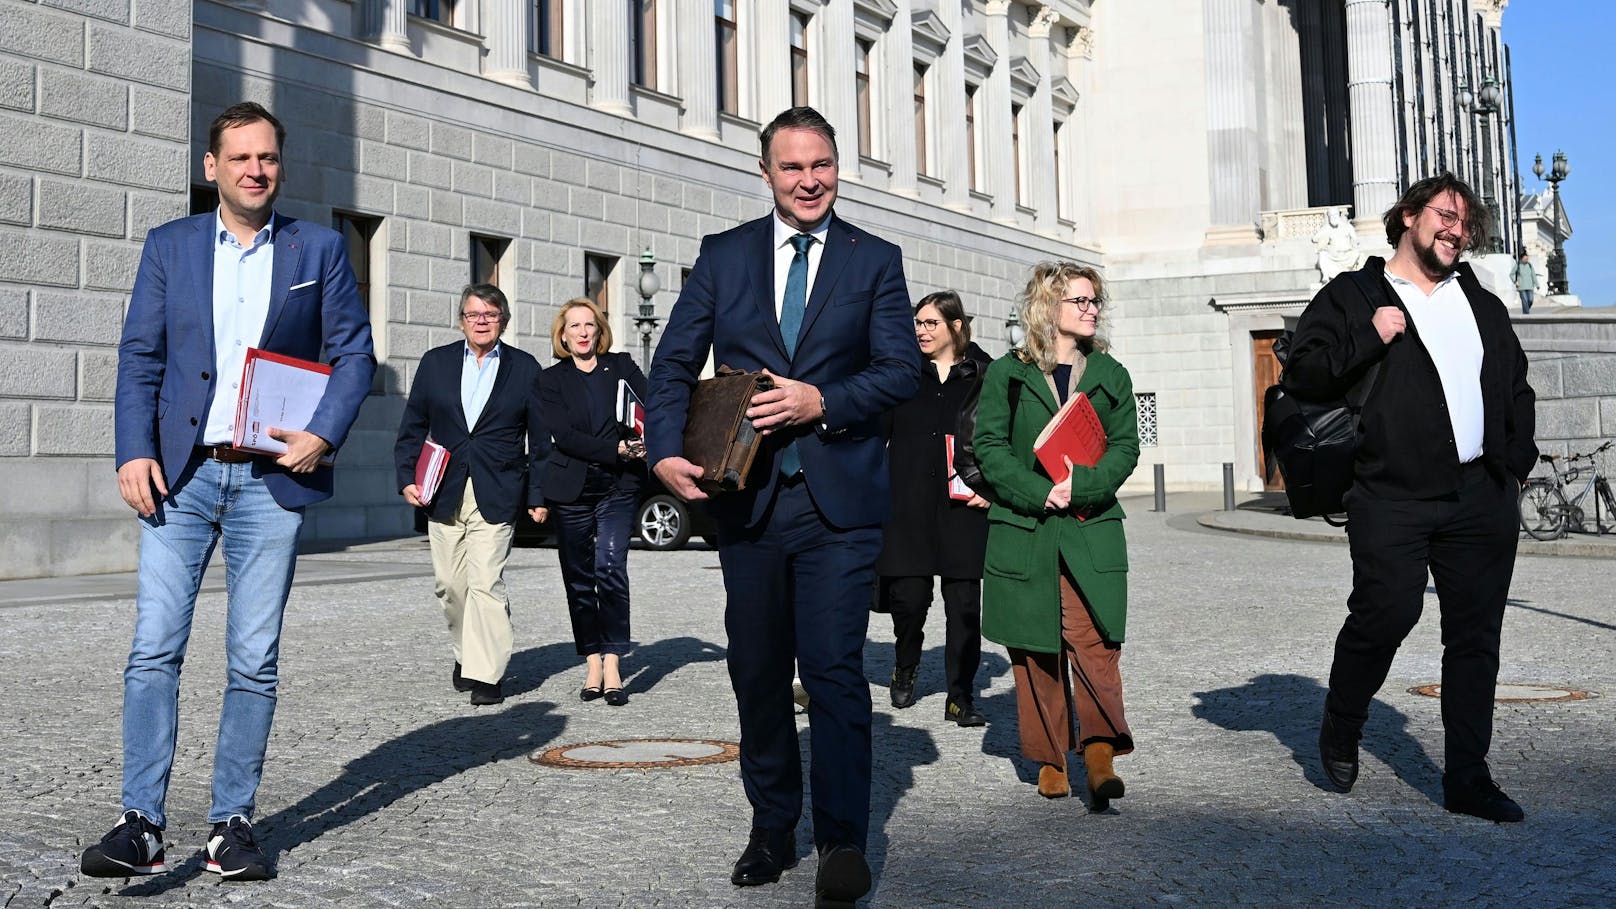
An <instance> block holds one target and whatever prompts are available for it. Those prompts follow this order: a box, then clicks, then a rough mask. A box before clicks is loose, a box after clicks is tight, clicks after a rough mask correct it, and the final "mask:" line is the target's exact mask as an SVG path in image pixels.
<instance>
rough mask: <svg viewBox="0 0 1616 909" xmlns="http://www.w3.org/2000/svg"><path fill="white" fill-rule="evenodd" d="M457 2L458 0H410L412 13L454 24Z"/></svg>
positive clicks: (435, 20) (423, 17) (445, 23)
mask: <svg viewBox="0 0 1616 909" xmlns="http://www.w3.org/2000/svg"><path fill="white" fill-rule="evenodd" d="M455 2H456V0H409V4H410V15H412V16H419V17H421V18H422V19H431V20H432V21H434V22H441V23H443V24H444V25H449V26H453V25H454V24H455V21H454V20H455V16H454V14H455Z"/></svg>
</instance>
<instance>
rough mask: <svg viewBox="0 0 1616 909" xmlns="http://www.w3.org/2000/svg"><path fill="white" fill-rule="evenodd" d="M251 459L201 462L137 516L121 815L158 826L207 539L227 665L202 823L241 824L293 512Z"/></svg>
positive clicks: (276, 639)
mask: <svg viewBox="0 0 1616 909" xmlns="http://www.w3.org/2000/svg"><path fill="white" fill-rule="evenodd" d="M259 470H260V468H259V466H258V465H257V464H256V463H251V464H221V463H219V462H218V461H210V460H204V461H202V462H201V464H200V465H199V466H198V467H197V469H196V472H195V473H194V474H192V475H191V477H190V478H189V479H187V480H186V481H185V482H184V485H182V486H180V488H179V489H177V490H173V491H171V495H170V496H169V497H168V498H167V499H165V500H163V501H161V502H159V503H158V505H157V511H156V513H155V514H153V515H152V516H151V517H149V518H141V519H140V523H141V532H140V581H139V592H138V593H137V595H136V600H135V637H134V642H133V643H132V644H130V647H129V666H128V668H126V669H125V670H124V674H123V810H125V811H128V810H129V809H131V808H133V809H135V810H137V811H139V812H140V813H142V814H144V815H146V816H147V817H148V818H150V819H151V821H152V823H154V824H156V825H157V826H159V827H161V826H163V825H164V824H166V823H167V819H166V818H165V817H164V814H163V802H164V800H165V799H166V798H167V795H168V778H169V773H170V771H171V770H172V769H173V765H174V743H175V736H176V732H177V728H178V725H179V692H180V666H181V664H183V663H184V662H185V647H186V643H187V642H188V641H189V640H190V637H191V616H192V613H193V612H194V610H195V608H196V595H197V591H198V589H200V587H201V585H202V572H203V571H204V570H205V569H206V568H207V564H208V559H209V558H210V557H211V556H212V554H213V547H214V544H216V543H218V542H219V541H220V540H221V539H222V540H223V542H224V561H225V587H226V589H227V590H228V592H229V593H228V596H229V607H228V616H227V619H226V626H225V652H226V657H227V662H228V673H227V676H228V678H227V680H226V683H225V690H224V708H223V710H222V711H221V713H220V716H219V739H218V745H217V747H216V749H215V751H214V759H213V805H212V807H211V808H210V809H209V811H208V821H209V822H210V823H217V822H219V821H223V820H228V819H229V818H230V816H231V815H235V814H240V815H243V816H245V817H248V818H251V817H252V813H253V800H254V796H255V795H256V793H257V792H258V780H259V778H260V777H261V776H262V775H263V770H264V749H265V748H266V747H267V745H268V743H269V726H270V723H271V721H272V720H273V719H274V717H275V688H276V686H277V684H278V683H279V681H280V676H279V670H278V667H277V662H278V660H279V657H280V639H281V616H282V614H283V613H284V611H285V607H286V597H287V594H288V593H289V592H290V591H291V589H292V571H293V569H294V568H295V567H296V563H297V537H298V532H299V530H301V529H302V527H303V509H301V508H297V509H293V510H290V511H289V510H287V509H284V508H282V507H281V506H280V505H279V504H277V503H276V502H275V499H274V497H273V496H271V495H270V493H269V489H268V488H266V487H265V486H264V481H263V479H262V477H261V476H255V472H257V471H259Z"/></svg>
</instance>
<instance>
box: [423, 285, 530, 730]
mask: <svg viewBox="0 0 1616 909" xmlns="http://www.w3.org/2000/svg"><path fill="white" fill-rule="evenodd" d="M455 321H456V322H457V323H459V325H460V330H461V331H463V332H465V335H466V340H464V341H455V342H454V343H452V344H445V345H443V346H442V347H434V348H433V349H431V350H429V351H427V352H426V354H425V355H424V356H422V357H421V365H420V366H418V367H417V368H416V370H415V380H414V382H412V383H411V385H410V399H409V401H408V403H406V404H405V405H404V416H403V418H402V419H401V420H400V421H399V424H398V444H397V445H396V446H394V449H393V458H394V461H395V462H396V463H397V465H398V483H399V488H400V489H401V490H403V492H404V499H405V501H407V502H409V503H410V504H411V505H414V506H416V507H417V508H420V507H425V508H426V509H427V517H428V518H429V519H430V522H429V523H428V525H427V533H428V535H429V536H430V538H431V540H432V574H433V576H434V577H435V578H436V579H437V587H436V592H437V597H438V602H439V603H440V604H441V605H442V606H443V615H444V618H446V619H447V620H448V622H449V637H450V646H451V647H453V649H454V657H455V660H454V672H453V673H452V674H451V675H450V681H451V683H452V684H453V685H454V687H455V690H457V691H470V692H471V703H473V704H477V705H486V704H498V703H501V702H502V701H504V700H505V692H504V690H503V688H502V687H501V681H502V680H503V679H504V677H505V667H506V666H507V665H509V664H510V661H511V643H512V635H511V600H510V597H509V596H507V595H506V592H505V560H506V559H507V558H509V557H510V554H511V539H512V536H513V534H514V531H515V529H516V519H517V518H518V517H519V516H520V515H521V513H522V509H523V507H524V506H525V507H526V508H527V512H528V514H529V515H530V516H532V518H533V520H535V521H543V520H544V519H545V517H546V514H545V509H544V507H543V505H544V496H543V494H542V493H541V492H540V491H539V477H540V473H541V471H540V469H539V467H540V465H541V464H542V463H543V462H544V458H545V456H546V455H547V454H548V453H549V450H550V434H549V432H548V431H546V430H545V427H544V419H543V417H542V416H541V415H540V407H539V372H540V371H541V367H540V366H539V361H538V360H535V359H533V355H532V354H529V353H525V352H523V351H520V350H517V349H516V348H514V347H510V346H508V345H505V344H501V343H500V340H499V338H500V335H501V334H503V333H504V331H505V326H506V325H508V324H510V321H511V304H510V302H509V301H508V300H506V299H505V294H504V292H503V291H501V290H500V289H499V288H498V287H495V286H494V285H492V284H470V285H467V286H466V288H465V289H464V290H462V291H461V292H460V303H459V304H458V306H457V307H456V309H455ZM428 435H431V437H432V440H433V441H434V442H437V443H438V444H439V445H442V446H444V447H445V448H447V449H449V464H448V467H447V468H446V470H445V472H444V475H443V485H442V486H441V487H440V488H439V489H438V492H437V494H436V495H435V496H433V497H432V500H431V501H430V502H422V501H421V489H420V487H419V486H417V485H416V483H415V465H416V461H417V460H419V458H420V456H421V444H422V443H423V442H425V441H426V438H427V436H428Z"/></svg>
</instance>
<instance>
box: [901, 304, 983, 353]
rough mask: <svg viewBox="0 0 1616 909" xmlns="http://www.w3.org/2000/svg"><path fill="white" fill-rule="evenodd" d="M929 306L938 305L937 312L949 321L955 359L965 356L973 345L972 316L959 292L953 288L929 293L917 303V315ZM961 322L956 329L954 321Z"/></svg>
mask: <svg viewBox="0 0 1616 909" xmlns="http://www.w3.org/2000/svg"><path fill="white" fill-rule="evenodd" d="M928 306H935V307H937V314H938V315H939V316H942V317H943V321H944V322H947V323H948V334H949V336H950V337H952V338H953V339H954V344H953V347H954V359H956V360H962V359H964V358H965V351H966V349H967V348H969V347H970V346H971V317H970V316H968V315H966V314H965V304H964V303H962V302H960V298H959V294H957V293H954V292H953V291H951V290H939V291H938V292H936V293H934V294H927V295H926V296H924V297H921V298H920V302H919V303H916V304H915V315H916V316H917V317H918V316H919V315H920V311H921V310H922V309H925V308H926V307H928ZM955 322H958V323H960V327H959V330H958V331H955V330H954V323H955Z"/></svg>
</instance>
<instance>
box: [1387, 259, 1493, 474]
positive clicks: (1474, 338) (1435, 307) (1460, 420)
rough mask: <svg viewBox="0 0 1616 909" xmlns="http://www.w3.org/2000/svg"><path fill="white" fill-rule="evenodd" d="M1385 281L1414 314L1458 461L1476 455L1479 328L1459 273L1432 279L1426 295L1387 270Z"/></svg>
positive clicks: (1478, 448)
mask: <svg viewBox="0 0 1616 909" xmlns="http://www.w3.org/2000/svg"><path fill="white" fill-rule="evenodd" d="M1386 280H1387V281H1389V282H1391V285H1392V289H1393V290H1395V291H1397V296H1398V298H1399V299H1401V300H1402V301H1403V306H1405V307H1406V308H1407V309H1408V314H1409V315H1410V316H1412V317H1413V319H1414V327H1415V328H1416V329H1418V330H1419V333H1420V340H1421V341H1423V342H1424V343H1425V349H1426V350H1427V351H1429V352H1430V354H1431V360H1432V361H1433V362H1435V363H1436V373H1437V376H1438V377H1440V378H1441V380H1442V396H1443V398H1445V399H1446V400H1447V404H1448V418H1449V419H1450V420H1452V422H1453V444H1454V447H1456V448H1457V449H1459V462H1460V463H1461V464H1464V463H1469V462H1470V461H1474V460H1475V459H1477V458H1479V457H1481V440H1482V435H1483V432H1484V431H1485V426H1484V419H1483V409H1482V402H1481V357H1482V347H1481V332H1480V331H1478V330H1477V328H1476V314H1475V313H1474V312H1472V311H1471V309H1470V300H1469V298H1467V297H1466V296H1465V292H1464V288H1462V287H1460V286H1459V273H1458V272H1453V273H1452V274H1450V275H1448V276H1447V277H1446V278H1443V279H1442V280H1441V281H1440V282H1438V283H1437V285H1436V287H1435V288H1433V289H1432V290H1431V295H1430V296H1426V295H1425V292H1424V291H1422V290H1420V289H1419V288H1418V287H1417V286H1415V285H1414V283H1413V282H1411V281H1405V280H1403V279H1402V278H1399V277H1398V276H1396V275H1394V274H1392V273H1391V272H1389V271H1388V272H1386Z"/></svg>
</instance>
